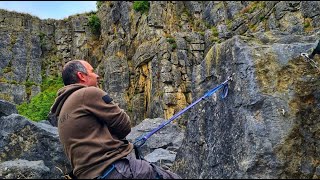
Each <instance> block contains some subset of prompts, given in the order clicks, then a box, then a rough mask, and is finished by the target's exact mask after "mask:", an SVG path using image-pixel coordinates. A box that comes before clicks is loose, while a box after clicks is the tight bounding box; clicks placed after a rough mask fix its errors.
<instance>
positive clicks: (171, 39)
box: [167, 38, 177, 50]
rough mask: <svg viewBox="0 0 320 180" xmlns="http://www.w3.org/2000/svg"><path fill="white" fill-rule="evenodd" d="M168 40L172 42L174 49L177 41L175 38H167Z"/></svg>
mask: <svg viewBox="0 0 320 180" xmlns="http://www.w3.org/2000/svg"><path fill="white" fill-rule="evenodd" d="M167 42H168V43H170V44H171V47H172V49H173V50H174V49H176V48H177V43H176V40H175V39H174V38H167Z"/></svg>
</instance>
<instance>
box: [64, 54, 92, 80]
mask: <svg viewBox="0 0 320 180" xmlns="http://www.w3.org/2000/svg"><path fill="white" fill-rule="evenodd" d="M77 72H83V73H85V74H88V72H87V70H86V68H85V67H84V65H83V64H82V63H81V62H80V61H79V60H72V61H69V62H68V63H67V64H66V65H65V66H64V67H63V71H62V79H63V83H64V85H65V86H67V85H70V84H76V83H79V82H80V79H79V78H78V76H77Z"/></svg>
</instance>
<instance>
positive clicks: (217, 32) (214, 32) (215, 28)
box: [211, 26, 219, 37]
mask: <svg viewBox="0 0 320 180" xmlns="http://www.w3.org/2000/svg"><path fill="white" fill-rule="evenodd" d="M211 32H212V35H213V36H214V37H218V36H219V31H218V29H217V27H215V26H212V28H211Z"/></svg>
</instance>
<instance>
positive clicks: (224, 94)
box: [133, 74, 234, 148]
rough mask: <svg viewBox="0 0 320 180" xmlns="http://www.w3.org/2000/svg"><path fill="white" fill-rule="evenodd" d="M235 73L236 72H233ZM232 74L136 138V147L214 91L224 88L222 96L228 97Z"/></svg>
mask: <svg viewBox="0 0 320 180" xmlns="http://www.w3.org/2000/svg"><path fill="white" fill-rule="evenodd" d="M232 75H234V74H232ZM232 75H231V76H229V77H228V78H227V79H226V80H225V81H224V82H223V83H221V84H220V85H218V86H217V87H215V88H213V89H211V90H210V91H208V92H207V93H206V94H204V95H203V96H202V97H201V98H199V99H198V100H196V101H195V102H193V103H192V104H190V105H189V106H187V107H186V108H184V109H183V110H181V111H180V112H178V113H177V114H175V115H174V116H172V117H171V118H170V119H169V120H168V121H165V122H164V123H162V124H161V125H159V126H158V127H157V128H155V129H154V130H152V131H151V132H149V133H147V134H146V135H144V136H142V137H139V138H137V139H136V141H135V142H134V143H133V144H134V146H135V148H140V147H141V146H142V145H143V144H144V143H145V142H146V141H147V139H148V138H150V137H151V136H152V135H153V134H154V133H156V132H157V131H159V130H160V129H161V128H163V127H164V126H166V125H167V124H169V123H170V122H171V121H173V120H174V119H176V118H177V117H179V116H180V115H181V114H183V113H184V112H186V111H187V110H188V109H190V108H191V107H193V106H194V105H196V104H197V103H199V102H200V101H201V100H203V99H205V98H206V97H209V96H211V95H212V94H213V93H215V92H216V91H218V90H219V89H221V88H223V91H222V96H221V97H222V98H225V97H227V95H228V84H227V83H228V81H230V80H232Z"/></svg>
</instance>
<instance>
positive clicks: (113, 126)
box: [84, 87, 131, 139]
mask: <svg viewBox="0 0 320 180" xmlns="http://www.w3.org/2000/svg"><path fill="white" fill-rule="evenodd" d="M106 95H107V93H106V92H104V91H102V90H101V89H99V88H96V87H88V88H86V92H85V94H84V101H85V102H84V105H85V106H86V108H87V110H88V111H90V112H91V113H92V114H93V115H94V116H96V117H97V118H98V119H99V120H101V121H103V122H104V123H106V125H107V126H108V128H109V130H110V131H111V132H112V133H114V134H115V135H116V136H117V137H118V138H119V139H123V138H125V137H126V136H127V135H128V134H129V133H130V132H131V124H130V118H129V116H128V115H127V114H126V113H125V112H124V110H123V109H121V108H120V107H119V106H118V105H116V104H115V103H113V101H112V99H111V98H110V97H109V98H108V96H106Z"/></svg>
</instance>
